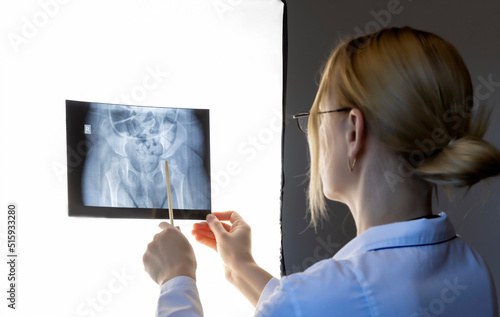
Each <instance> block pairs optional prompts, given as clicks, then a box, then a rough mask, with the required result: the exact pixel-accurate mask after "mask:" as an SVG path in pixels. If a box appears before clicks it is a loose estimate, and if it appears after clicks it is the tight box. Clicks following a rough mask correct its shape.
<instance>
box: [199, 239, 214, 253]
mask: <svg viewBox="0 0 500 317" xmlns="http://www.w3.org/2000/svg"><path fill="white" fill-rule="evenodd" d="M194 238H195V239H196V241H198V242H199V243H201V244H204V245H206V246H207V247H209V248H211V249H213V250H214V251H216V252H217V243H216V242H215V240H213V239H209V238H206V237H203V236H195V237H194Z"/></svg>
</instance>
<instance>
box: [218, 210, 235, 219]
mask: <svg viewBox="0 0 500 317" xmlns="http://www.w3.org/2000/svg"><path fill="white" fill-rule="evenodd" d="M234 212H235V211H222V212H213V213H212V214H213V215H214V216H216V217H217V218H218V219H219V220H220V221H229V219H230V218H231V215H232V214H233V213H234Z"/></svg>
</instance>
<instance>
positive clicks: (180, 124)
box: [82, 103, 210, 210]
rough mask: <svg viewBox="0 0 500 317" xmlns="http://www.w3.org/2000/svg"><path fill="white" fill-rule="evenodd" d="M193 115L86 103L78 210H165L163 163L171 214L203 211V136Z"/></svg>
mask: <svg viewBox="0 0 500 317" xmlns="http://www.w3.org/2000/svg"><path fill="white" fill-rule="evenodd" d="M196 111H199V110H196V109H175V108H150V107H133V106H126V107H125V106H121V105H110V104H97V103H91V104H90V108H89V111H88V113H87V117H86V119H85V122H86V124H87V126H88V127H89V133H88V134H86V138H87V143H88V144H90V147H89V149H88V152H87V157H86V160H85V165H84V167H83V175H82V198H83V204H84V205H86V206H100V207H131V208H134V207H135V208H168V200H167V187H166V178H165V174H166V173H165V160H167V161H168V165H169V171H170V182H171V188H172V206H173V208H174V209H208V210H209V209H210V186H209V174H208V173H209V172H208V171H207V167H206V166H207V164H206V161H205V160H206V159H208V157H207V156H208V153H206V152H207V148H206V144H205V142H208V139H207V138H208V135H206V133H205V129H203V125H202V122H200V120H199V119H198V118H197V116H196Z"/></svg>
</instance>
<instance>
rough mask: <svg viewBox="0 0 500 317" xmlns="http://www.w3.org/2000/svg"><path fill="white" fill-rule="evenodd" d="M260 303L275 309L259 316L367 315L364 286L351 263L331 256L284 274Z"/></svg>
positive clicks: (268, 309) (267, 309)
mask: <svg viewBox="0 0 500 317" xmlns="http://www.w3.org/2000/svg"><path fill="white" fill-rule="evenodd" d="M263 307H265V309H263V311H267V312H274V313H272V314H260V315H259V314H258V316H322V315H325V313H327V314H328V315H336V314H340V315H353V316H358V315H370V308H369V305H368V301H367V300H366V297H365V296H364V291H363V287H362V285H361V284H360V282H359V281H358V278H357V276H356V275H355V273H354V272H353V270H352V269H351V268H350V264H349V263H347V262H344V261H337V260H334V259H327V260H323V261H321V262H318V263H316V264H315V265H313V266H312V267H310V268H309V269H307V270H306V271H305V272H303V273H295V274H291V275H289V276H286V277H284V278H283V279H282V280H281V282H280V283H279V285H277V287H276V288H275V290H274V292H273V294H272V295H271V296H269V298H268V300H267V302H266V303H265V304H264V305H263ZM277 312H279V313H277ZM285 312H286V313H285Z"/></svg>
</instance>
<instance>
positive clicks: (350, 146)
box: [346, 108, 366, 162]
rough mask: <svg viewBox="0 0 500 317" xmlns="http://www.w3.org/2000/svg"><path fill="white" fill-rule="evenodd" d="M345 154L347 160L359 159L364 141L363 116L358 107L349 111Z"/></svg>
mask: <svg viewBox="0 0 500 317" xmlns="http://www.w3.org/2000/svg"><path fill="white" fill-rule="evenodd" d="M346 138H347V140H346V141H347V155H348V157H349V162H352V161H354V159H357V160H358V161H359V159H360V157H359V156H360V155H361V151H362V150H363V148H364V145H365V142H366V127H365V118H364V117H363V114H362V113H361V111H360V110H359V109H356V108H354V109H352V110H351V111H349V115H348V117H347V123H346Z"/></svg>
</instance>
